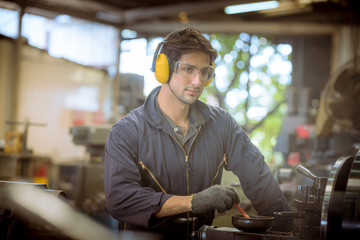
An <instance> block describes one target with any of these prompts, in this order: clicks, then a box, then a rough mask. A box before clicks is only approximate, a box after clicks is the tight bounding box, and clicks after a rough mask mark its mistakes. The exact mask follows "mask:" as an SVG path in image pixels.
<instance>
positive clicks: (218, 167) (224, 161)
mask: <svg viewBox="0 0 360 240" xmlns="http://www.w3.org/2000/svg"><path fill="white" fill-rule="evenodd" d="M223 164H225V165H227V162H226V156H225V154H224V158H223V160H222V161H221V163H220V164H219V165H218V166H217V170H216V174H215V176H214V177H213V179H212V180H211V186H212V185H213V184H214V181H215V178H216V177H217V176H218V175H219V169H220V167H221V166H222V165H223Z"/></svg>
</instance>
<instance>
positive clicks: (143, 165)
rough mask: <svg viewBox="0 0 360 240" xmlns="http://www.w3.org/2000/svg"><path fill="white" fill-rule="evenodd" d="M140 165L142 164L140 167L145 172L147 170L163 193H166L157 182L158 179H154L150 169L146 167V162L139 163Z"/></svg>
mask: <svg viewBox="0 0 360 240" xmlns="http://www.w3.org/2000/svg"><path fill="white" fill-rule="evenodd" d="M139 164H140V166H141V167H142V169H143V170H146V171H147V172H148V173H149V174H150V176H151V178H152V179H153V180H154V181H155V182H156V184H157V185H158V186H159V188H160V189H161V191H163V193H166V191H165V189H164V188H163V187H162V186H161V184H160V183H159V182H158V180H156V178H155V177H154V174H152V172H151V171H150V169H149V168H147V167H146V166H145V164H144V162H143V161H139Z"/></svg>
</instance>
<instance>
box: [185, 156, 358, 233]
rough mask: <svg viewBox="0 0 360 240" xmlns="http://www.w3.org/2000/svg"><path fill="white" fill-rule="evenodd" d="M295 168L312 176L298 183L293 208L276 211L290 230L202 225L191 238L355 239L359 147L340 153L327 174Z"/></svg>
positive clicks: (276, 215)
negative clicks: (350, 153)
mask: <svg viewBox="0 0 360 240" xmlns="http://www.w3.org/2000/svg"><path fill="white" fill-rule="evenodd" d="M296 170H297V171H298V172H300V173H301V174H302V175H304V176H306V177H307V178H310V179H312V180H313V184H312V185H299V186H298V189H297V197H296V199H295V200H294V204H295V207H296V209H297V211H295V212H276V213H274V215H275V216H274V217H275V218H276V217H280V218H289V219H292V221H293V230H292V231H291V232H277V231H271V229H270V230H269V231H266V232H248V231H243V230H240V229H237V228H229V227H216V226H202V227H201V228H200V229H199V231H197V232H193V233H192V234H191V235H192V238H193V239H201V240H213V239H214V240H215V239H217V240H218V239H232V240H307V239H314V240H317V239H321V240H332V239H334V240H335V239H358V237H359V234H360V151H359V152H358V153H357V155H356V156H355V157H341V158H339V159H338V160H337V161H336V163H335V164H334V166H333V168H332V170H331V172H330V175H329V178H325V177H317V176H315V175H314V174H313V173H312V172H310V171H309V170H308V169H306V168H304V167H303V166H302V165H298V166H297V168H296Z"/></svg>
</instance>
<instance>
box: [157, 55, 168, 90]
mask: <svg viewBox="0 0 360 240" xmlns="http://www.w3.org/2000/svg"><path fill="white" fill-rule="evenodd" d="M154 70H155V71H154V72H155V78H156V80H158V82H160V83H166V82H167V81H168V80H169V77H170V62H169V59H168V57H167V56H166V55H165V54H164V53H161V54H159V55H157V57H156V62H155V69H154Z"/></svg>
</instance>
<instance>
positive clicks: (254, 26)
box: [124, 21, 337, 36]
mask: <svg viewBox="0 0 360 240" xmlns="http://www.w3.org/2000/svg"><path fill="white" fill-rule="evenodd" d="M189 25H190V26H192V27H195V28H197V29H199V30H200V31H201V32H204V33H240V32H246V33H253V34H261V33H263V34H275V35H300V34H301V35H319V34H333V33H334V32H335V30H336V29H337V27H336V26H334V25H331V24H316V23H295V22H294V23H292V22H290V23H287V22H267V21H251V22H242V21H226V22H211V23H209V22H195V21H192V22H190V24H181V23H179V22H175V21H174V22H169V21H166V22H161V21H157V22H148V23H138V24H134V25H125V26H124V28H128V29H130V30H134V31H137V32H139V33H141V34H144V35H148V36H161V35H163V36H164V35H166V34H168V33H170V32H172V31H174V30H176V29H181V28H185V27H187V26H189Z"/></svg>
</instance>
